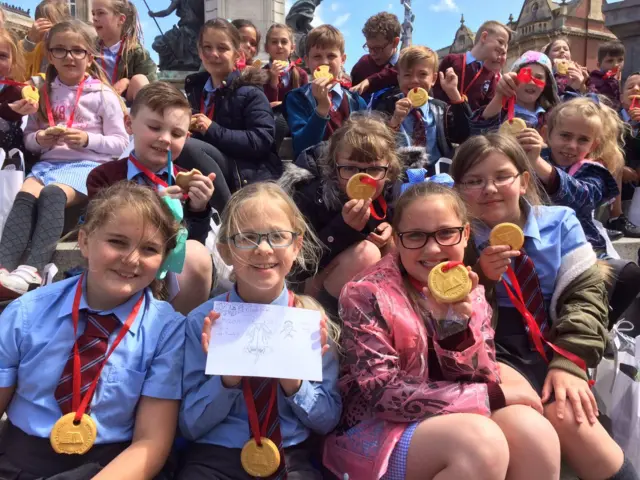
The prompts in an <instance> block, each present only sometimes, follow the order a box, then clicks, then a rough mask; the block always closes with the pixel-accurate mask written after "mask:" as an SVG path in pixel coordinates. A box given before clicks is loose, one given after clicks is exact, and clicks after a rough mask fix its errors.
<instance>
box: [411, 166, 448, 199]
mask: <svg viewBox="0 0 640 480" xmlns="http://www.w3.org/2000/svg"><path fill="white" fill-rule="evenodd" d="M422 182H434V183H438V184H440V185H444V186H445V187H449V188H453V185H454V182H453V178H451V176H450V175H449V174H447V173H439V174H437V175H434V176H432V177H427V170H426V169H424V168H410V169H409V170H407V182H406V183H403V184H402V186H401V187H400V195H402V194H403V193H404V192H405V191H406V190H407V189H408V188H409V187H411V186H413V185H417V184H419V183H422Z"/></svg>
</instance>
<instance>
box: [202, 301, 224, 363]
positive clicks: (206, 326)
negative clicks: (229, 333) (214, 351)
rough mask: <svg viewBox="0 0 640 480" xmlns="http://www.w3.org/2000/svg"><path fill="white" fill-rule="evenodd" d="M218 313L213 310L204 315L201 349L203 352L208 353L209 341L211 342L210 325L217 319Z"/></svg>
mask: <svg viewBox="0 0 640 480" xmlns="http://www.w3.org/2000/svg"><path fill="white" fill-rule="evenodd" d="M219 318H220V314H219V313H218V312H216V311H214V310H211V311H210V312H209V315H207V316H206V317H204V323H203V324H202V350H204V353H209V343H210V342H211V327H213V324H214V323H216V322H217V321H218V319H219Z"/></svg>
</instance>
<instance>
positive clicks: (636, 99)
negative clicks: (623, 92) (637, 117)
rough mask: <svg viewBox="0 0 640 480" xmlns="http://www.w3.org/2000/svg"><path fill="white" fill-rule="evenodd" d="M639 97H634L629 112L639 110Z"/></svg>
mask: <svg viewBox="0 0 640 480" xmlns="http://www.w3.org/2000/svg"><path fill="white" fill-rule="evenodd" d="M637 103H638V97H633V98H632V99H631V106H630V107H629V110H633V109H634V108H638V105H637Z"/></svg>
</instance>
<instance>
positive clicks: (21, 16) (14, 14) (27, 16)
mask: <svg viewBox="0 0 640 480" xmlns="http://www.w3.org/2000/svg"><path fill="white" fill-rule="evenodd" d="M0 7H2V10H4V15H5V17H6V19H7V21H6V27H7V29H9V30H10V31H12V32H14V34H15V35H16V38H23V37H24V36H25V35H26V34H27V32H29V29H30V28H31V24H32V23H33V19H32V18H31V11H30V10H25V9H24V8H21V7H18V6H15V5H11V4H9V3H6V2H0Z"/></svg>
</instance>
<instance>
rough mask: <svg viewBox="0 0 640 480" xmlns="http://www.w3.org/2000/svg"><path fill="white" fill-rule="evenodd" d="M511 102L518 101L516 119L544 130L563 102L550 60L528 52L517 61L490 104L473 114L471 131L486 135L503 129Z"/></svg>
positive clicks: (499, 83) (515, 110)
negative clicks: (557, 106) (509, 102)
mask: <svg viewBox="0 0 640 480" xmlns="http://www.w3.org/2000/svg"><path fill="white" fill-rule="evenodd" d="M509 100H511V101H514V102H515V105H514V113H515V117H517V118H521V119H522V120H524V121H525V123H526V124H527V126H528V127H530V128H535V129H537V130H541V129H542V127H543V126H544V124H545V122H546V120H545V119H546V116H547V112H549V111H550V110H551V109H552V108H553V107H554V106H555V105H557V104H558V102H559V101H560V99H559V98H558V86H557V85H556V80H555V78H554V76H553V67H552V65H551V60H549V57H547V56H546V55H545V54H544V53H540V52H534V51H528V52H526V53H525V54H524V55H522V56H521V57H520V58H519V59H518V60H516V61H515V63H514V64H513V67H511V72H509V73H506V74H504V75H503V76H502V78H501V79H500V82H498V86H497V88H496V94H495V96H494V97H493V99H492V100H491V102H490V103H489V105H487V106H486V107H481V108H480V109H478V110H477V111H475V112H474V113H473V117H472V118H471V132H472V133H474V134H478V133H486V132H487V131H490V130H494V129H497V128H499V127H500V125H501V124H502V123H503V122H505V121H507V120H508V118H509V117H508V111H509V109H508V107H507V106H506V104H505V102H507V101H509Z"/></svg>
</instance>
